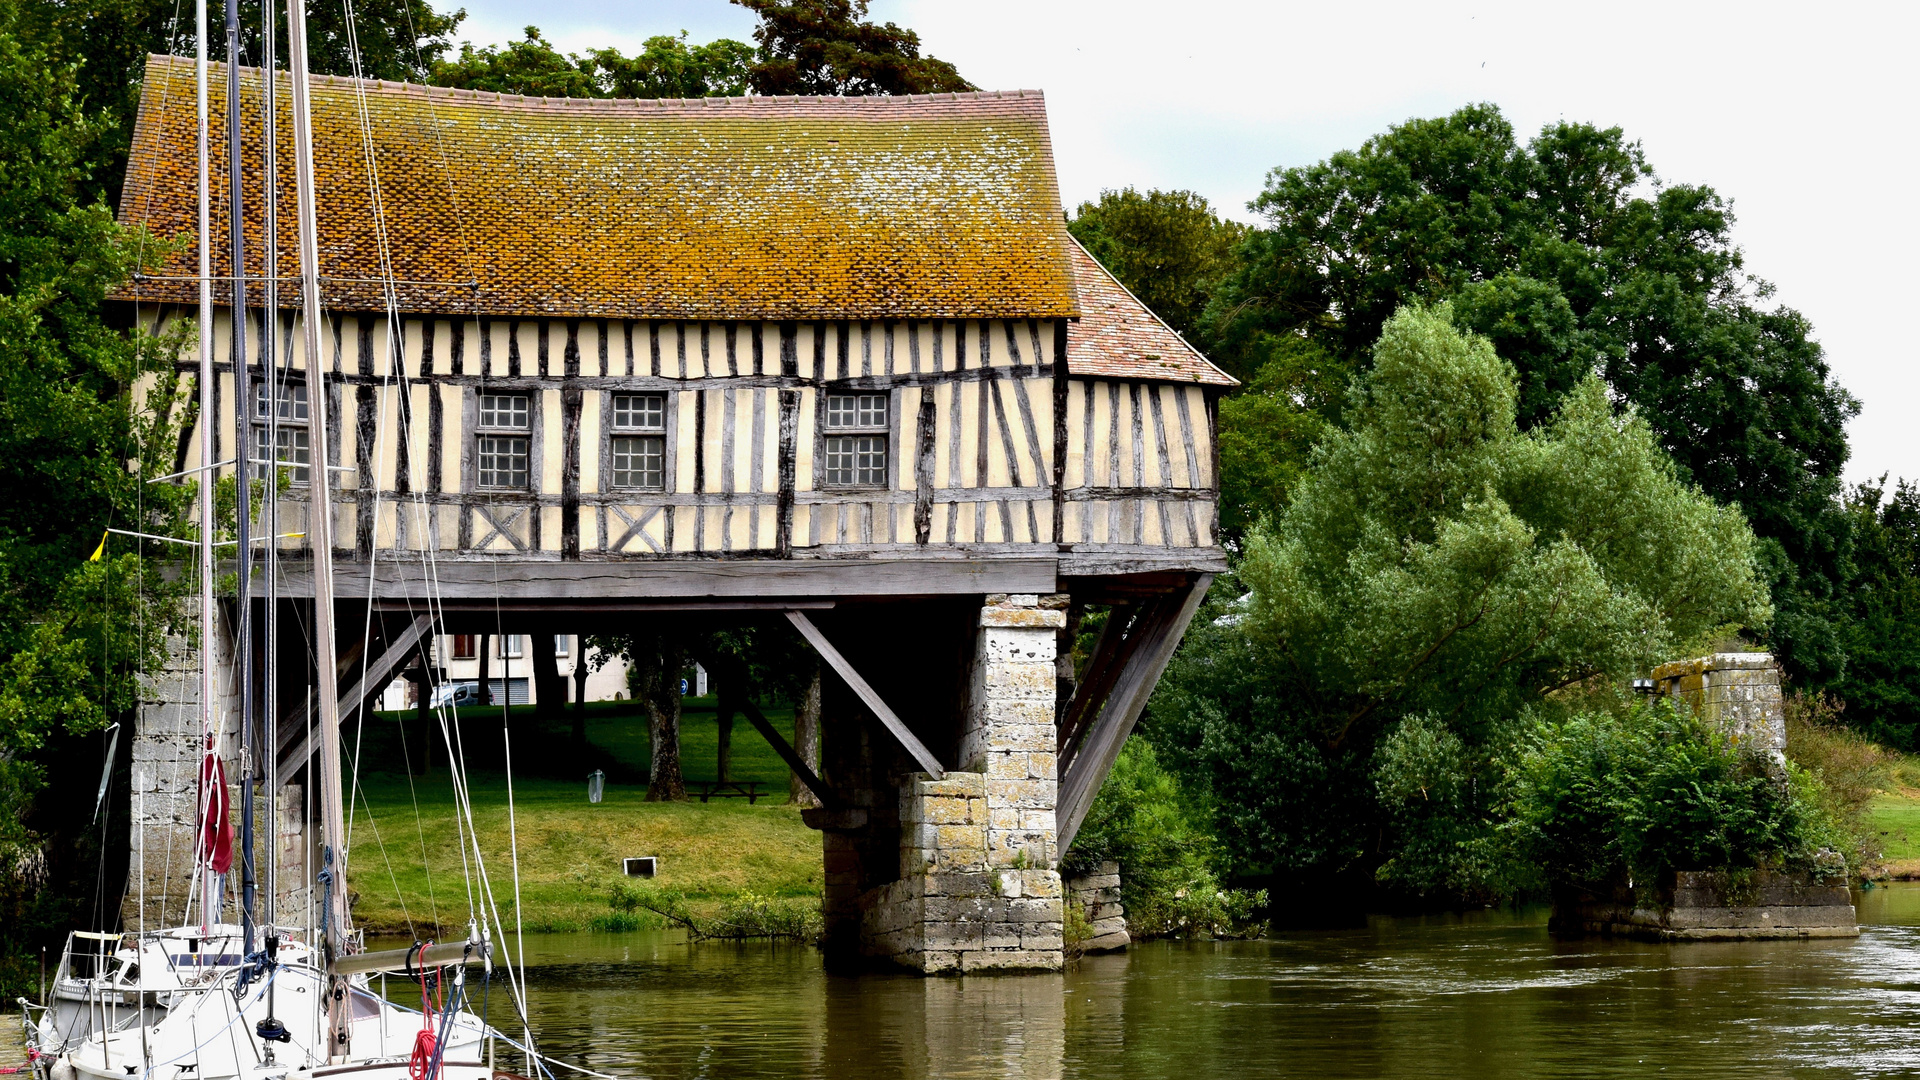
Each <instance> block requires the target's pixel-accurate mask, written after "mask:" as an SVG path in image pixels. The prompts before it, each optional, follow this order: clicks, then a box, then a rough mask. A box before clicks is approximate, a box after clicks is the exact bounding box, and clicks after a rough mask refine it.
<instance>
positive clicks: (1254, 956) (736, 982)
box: [392, 885, 1920, 1080]
mask: <svg viewBox="0 0 1920 1080" xmlns="http://www.w3.org/2000/svg"><path fill="white" fill-rule="evenodd" d="M1859 901H1860V912H1861V917H1862V922H1863V923H1865V924H1868V925H1867V926H1866V929H1865V932H1864V933H1863V934H1862V935H1861V937H1860V938H1859V939H1858V940H1857V941H1838V942H1755V943H1746V944H1685V945H1653V944H1641V943H1632V942H1612V941H1577V942H1564V941H1556V940H1554V939H1552V938H1550V937H1548V935H1547V931H1546V912H1545V911H1544V910H1526V911H1521V912H1511V911H1487V912H1481V913H1474V914H1469V915H1464V916H1460V915H1455V916H1445V917H1438V916H1433V917H1422V918H1393V917H1377V918H1369V919H1366V920H1364V922H1360V923H1357V924H1356V925H1354V926H1352V927H1350V928H1346V929H1337V930H1315V931H1300V932H1290V933H1278V934H1275V935H1274V936H1272V937H1270V938H1268V939H1265V940H1261V941H1242V942H1204V943H1190V944H1189V943H1171V942H1151V943H1146V944H1143V945H1138V946H1136V947H1135V948H1133V949H1132V950H1131V951H1129V952H1127V953H1124V954H1120V955H1114V956H1097V957H1087V958H1085V959H1083V960H1081V961H1079V962H1078V963H1077V964H1075V965H1073V967H1072V969H1071V970H1069V971H1068V972H1066V973H1065V974H1064V975H1053V976H1000V977H991V978H987V977H970V978H966V979H954V978H945V979H922V978H917V977H913V976H906V975H901V976H893V975H867V976H860V977H848V976H842V975H832V974H828V973H827V972H826V971H825V970H823V967H822V964H821V961H820V958H819V956H818V954H817V953H815V952H814V951H813V950H811V949H806V948H799V947H793V946H767V945H764V944H762V945H733V944H713V943H706V944H700V945H689V944H687V943H685V942H684V941H682V940H680V939H679V938H678V937H677V936H676V935H673V934H664V933H639V934H579V935H564V934H562V935H542V936H531V935H530V936H529V937H528V939H527V941H526V962H527V965H528V967H529V969H530V984H531V986H532V990H533V995H532V997H533V1008H532V1012H531V1019H532V1026H533V1030H534V1035H535V1038H536V1039H537V1040H539V1043H540V1046H541V1049H542V1050H543V1051H544V1052H546V1053H548V1054H550V1055H553V1056H556V1057H558V1058H561V1059H562V1060H566V1061H571V1062H574V1063H577V1064H581V1065H584V1066H586V1067H588V1068H591V1069H593V1070H596V1071H599V1072H603V1073H607V1074H611V1075H612V1076H615V1077H620V1078H623V1080H624V1078H628V1077H634V1078H640V1077H646V1078H656V1077H658V1078H669V1077H671V1078H678V1077H726V1078H732V1077H742V1078H745V1077H763V1076H764V1077H833V1078H835V1080H861V1078H867V1077H1032V1078H1050V1077H1100V1078H1109V1077H1156V1078H1160V1077H1191V1078H1194V1080H1198V1078H1199V1077H1202V1076H1215V1075H1233V1076H1259V1077H1267V1076H1274V1077H1290V1076H1299V1077H1386V1076H1392V1077H1448V1078H1456V1077H1465V1078H1469V1080H1494V1078H1503V1077H1616V1076H1618V1077H1640V1076H1650V1075H1658V1074H1661V1073H1667V1074H1672V1075H1676V1076H1678V1075H1684V1076H1688V1077H1741V1078H1753V1077H1775V1076H1779V1077H1787V1076H1794V1077H1800V1076H1849V1077H1853V1076H1885V1075H1920V886H1915V885H1895V886H1892V887H1887V888H1878V889H1872V890H1868V891H1867V892H1866V893H1864V894H1861V895H1860V897H1859ZM392 989H393V990H394V991H396V993H395V997H396V998H400V997H401V994H400V993H398V992H397V991H398V990H399V987H397V986H395V987H393V988H392ZM492 1004H493V1012H494V1014H495V1017H496V1020H498V1021H501V1022H502V1024H503V1026H506V1024H508V1023H512V1022H511V1021H507V1020H506V1019H505V1017H504V1016H503V1015H502V1013H503V1010H502V1009H501V1007H500V1004H501V1001H500V996H499V995H497V994H496V995H494V996H493V1002H492ZM514 1026H515V1027H517V1026H518V1025H517V1024H514ZM501 1064H502V1067H513V1068H516V1069H518V1068H519V1067H520V1066H519V1061H518V1055H517V1054H516V1055H513V1059H512V1060H510V1061H502V1063H501ZM556 1073H557V1075H558V1076H559V1077H562V1078H564V1077H566V1076H567V1075H568V1074H567V1073H566V1072H565V1071H564V1070H556ZM576 1075H577V1074H576Z"/></svg>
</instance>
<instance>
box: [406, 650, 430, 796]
mask: <svg viewBox="0 0 1920 1080" xmlns="http://www.w3.org/2000/svg"><path fill="white" fill-rule="evenodd" d="M430 673H431V668H430V666H429V661H428V659H427V654H426V652H425V651H422V652H421V653H420V677H419V678H417V679H415V680H414V681H413V688H414V692H415V696H414V699H413V727H414V745H415V746H417V747H418V748H419V752H418V758H419V760H417V761H414V762H411V763H410V765H411V769H412V771H413V773H414V774H415V775H416V776H425V775H427V772H428V770H429V769H430V768H431V767H432V765H433V717H432V713H431V711H430V710H429V708H428V703H429V702H430V700H431V699H432V697H433V680H432V679H431V678H429V677H428V676H429V675H430Z"/></svg>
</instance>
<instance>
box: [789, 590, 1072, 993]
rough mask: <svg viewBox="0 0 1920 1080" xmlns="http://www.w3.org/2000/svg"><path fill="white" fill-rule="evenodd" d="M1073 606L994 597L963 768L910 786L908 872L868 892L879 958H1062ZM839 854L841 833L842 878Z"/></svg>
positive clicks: (931, 963)
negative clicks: (1061, 814) (1058, 728)
mask: <svg viewBox="0 0 1920 1080" xmlns="http://www.w3.org/2000/svg"><path fill="white" fill-rule="evenodd" d="M1065 608H1066V601H1065V598H1064V597H1055V596H1047V597H1042V596H1038V595H1034V594H1027V595H994V596H989V597H987V600H986V604H985V606H984V607H983V608H982V609H981V612H980V622H979V632H978V636H977V639H976V645H975V650H974V658H973V665H972V674H971V681H970V685H969V690H968V706H967V713H966V719H965V724H964V728H963V730H962V732H961V736H960V740H959V762H960V767H959V768H958V769H956V770H955V771H953V772H949V773H947V775H946V777H945V778H944V779H941V780H934V779H932V778H931V777H930V776H929V775H927V774H925V773H915V774H912V775H910V776H908V777H907V778H905V780H903V781H902V783H901V785H900V792H899V800H900V801H899V818H900V877H899V880H897V881H893V882H891V883H888V884H886V885H883V886H881V887H879V888H877V889H874V890H872V891H871V892H869V893H868V894H866V895H864V896H862V897H861V898H860V906H861V908H862V912H863V914H862V923H861V933H860V938H861V950H862V952H864V953H866V954H867V955H868V956H872V957H884V958H889V959H891V960H893V961H895V962H897V963H899V964H902V965H904V966H906V967H909V968H911V969H913V970H915V971H920V972H923V973H926V974H936V973H948V972H952V973H966V972H973V971H1032V970H1040V971H1058V970H1060V968H1061V967H1062V966H1063V964H1064V957H1065V953H1064V941H1063V940H1062V926H1063V924H1062V916H1063V911H1064V908H1063V907H1062V903H1063V896H1062V887H1061V882H1060V871H1059V852H1058V851H1057V850H1056V847H1057V836H1058V834H1057V833H1056V831H1055V823H1054V804H1055V801H1056V799H1057V798H1058V794H1059V776H1058V765H1057V761H1056V758H1055V742H1054V731H1055V729H1054V700H1055V689H1054V688H1055V679H1054V676H1055V671H1054V659H1055V654H1056V649H1055V634H1056V632H1057V631H1058V630H1059V629H1060V628H1061V627H1064V626H1065V625H1066V610H1065ZM832 858H833V846H832V841H829V843H828V859H829V866H828V868H827V872H828V875H829V883H831V881H832V874H833V872H834V868H833V865H832Z"/></svg>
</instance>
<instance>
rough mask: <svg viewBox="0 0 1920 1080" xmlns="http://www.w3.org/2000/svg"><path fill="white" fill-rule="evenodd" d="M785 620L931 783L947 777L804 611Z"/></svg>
mask: <svg viewBox="0 0 1920 1080" xmlns="http://www.w3.org/2000/svg"><path fill="white" fill-rule="evenodd" d="M787 621H788V622H790V623H792V624H793V628H794V629H796V630H798V631H800V636H801V637H804V638H806V639H807V644H809V645H812V646H813V648H814V651H816V652H818V653H819V654H820V659H822V660H825V661H826V662H827V666H828V667H830V668H832V669H833V670H834V671H835V672H837V673H838V674H839V676H840V677H841V678H842V679H845V680H846V682H847V685H848V686H850V687H852V688H853V692H854V693H855V694H857V695H859V697H860V700H861V701H863V702H866V705H867V708H869V709H872V710H873V715H875V716H877V717H879V718H880V722H881V723H882V724H885V725H886V727H887V730H888V731H891V732H893V737H894V738H896V739H898V740H900V745H901V746H904V747H906V748H907V753H909V754H912V755H913V759H914V760H915V761H918V762H919V763H920V767H921V768H922V769H925V770H926V771H927V773H928V774H929V775H931V776H932V777H933V778H934V779H935V780H944V779H946V778H947V771H946V770H945V769H943V768H941V767H940V759H939V758H936V757H934V756H933V751H931V750H929V749H927V746H926V744H925V743H923V742H921V741H920V740H919V738H917V737H916V736H915V735H914V734H913V732H912V731H911V730H909V729H908V728H907V725H906V724H904V723H902V722H901V721H900V718H899V717H898V716H896V715H894V712H893V710H892V709H889V708H887V703H886V702H884V701H882V700H880V695H879V694H877V693H875V692H874V689H873V687H871V686H869V685H867V680H865V679H863V678H861V677H860V673H859V672H858V671H855V670H854V669H853V665H852V664H850V663H848V662H847V658H846V657H844V656H841V655H840V650H839V649H836V648H834V647H833V642H831V641H828V640H827V636H826V635H825V634H822V633H821V632H820V628H819V627H817V626H815V625H813V620H812V619H809V618H807V615H806V613H805V612H803V611H788V612H787Z"/></svg>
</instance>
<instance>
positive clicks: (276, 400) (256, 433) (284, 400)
mask: <svg viewBox="0 0 1920 1080" xmlns="http://www.w3.org/2000/svg"><path fill="white" fill-rule="evenodd" d="M278 391H279V392H278V393H275V394H272V395H271V397H272V399H273V405H269V391H268V386H267V383H266V382H265V381H264V380H263V381H261V382H257V383H254V384H253V478H254V479H256V480H265V479H266V478H267V477H268V475H269V470H271V469H272V468H273V465H274V463H275V462H278V463H279V465H280V467H281V468H283V469H285V470H286V477H287V479H288V480H290V481H291V482H293V483H296V484H304V483H306V482H307V480H308V477H309V476H310V474H311V467H312V465H313V452H312V450H311V449H310V448H309V444H308V441H307V384H306V383H305V382H283V383H281V384H279V387H278ZM274 406H277V411H278V413H279V416H278V418H277V420H278V422H277V423H276V424H275V426H274V430H273V436H274V438H275V439H276V440H277V441H278V442H279V445H278V446H277V447H275V448H274V452H273V453H268V452H267V419H268V416H269V412H268V410H269V409H270V408H274Z"/></svg>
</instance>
